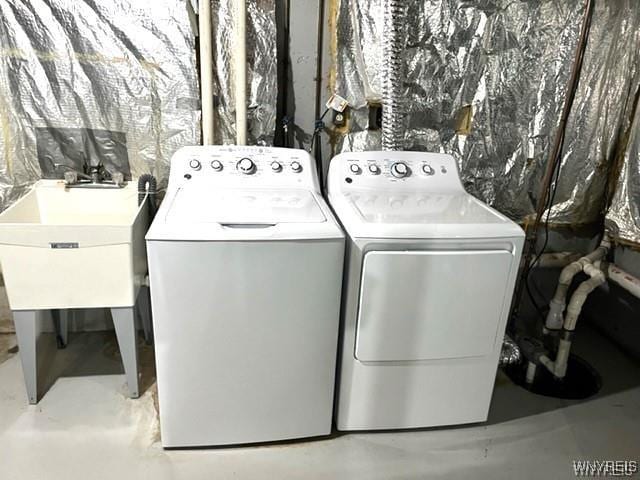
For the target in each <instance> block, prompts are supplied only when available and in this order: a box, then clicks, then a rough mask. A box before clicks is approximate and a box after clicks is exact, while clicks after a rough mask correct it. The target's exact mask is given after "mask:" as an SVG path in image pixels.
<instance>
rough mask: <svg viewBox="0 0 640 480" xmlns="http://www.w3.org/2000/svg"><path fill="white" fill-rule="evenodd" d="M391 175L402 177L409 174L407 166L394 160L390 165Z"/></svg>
mask: <svg viewBox="0 0 640 480" xmlns="http://www.w3.org/2000/svg"><path fill="white" fill-rule="evenodd" d="M391 175H393V176H394V177H396V178H404V177H408V176H409V167H407V164H406V163H403V162H396V163H394V164H393V165H391Z"/></svg>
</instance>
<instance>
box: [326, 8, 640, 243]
mask: <svg viewBox="0 0 640 480" xmlns="http://www.w3.org/2000/svg"><path fill="white" fill-rule="evenodd" d="M384 1H385V0H350V1H347V0H335V12H336V18H335V24H336V28H337V31H336V36H335V40H334V46H333V51H334V52H335V55H334V59H333V61H334V65H333V68H334V69H335V83H334V84H333V85H332V88H333V90H334V91H335V92H336V93H338V94H339V95H341V96H343V97H345V98H346V99H347V100H348V101H349V103H350V106H351V107H352V111H351V121H350V125H349V128H348V132H347V133H346V134H345V135H341V136H338V138H337V140H336V144H335V148H336V151H337V152H341V151H349V150H366V149H379V148H380V147H381V145H382V142H381V137H382V135H381V132H380V131H379V130H372V129H371V128H370V124H369V118H370V117H369V106H370V105H375V104H379V103H380V101H381V99H382V96H383V91H384V89H383V85H384V81H385V80H384V61H385V60H384V58H383V56H382V55H381V52H382V51H383V47H384V44H385V38H384V28H385V24H384V16H383V14H382V12H383V9H384ZM404 3H405V4H406V9H407V11H406V17H405V18H406V22H405V26H404V29H405V31H406V35H405V37H404V38H405V40H404V42H403V45H402V48H401V51H402V63H403V65H402V68H403V69H404V73H403V74H404V77H403V82H402V85H401V90H402V94H401V96H402V98H404V99H405V101H406V106H407V109H406V111H407V116H406V120H405V125H406V129H405V131H404V136H403V138H402V139H401V144H402V148H404V149H408V150H427V151H435V152H446V153H450V154H452V155H454V157H455V158H456V159H457V160H458V163H459V165H460V169H461V173H462V176H463V180H464V183H465V186H466V188H467V189H468V190H469V191H470V192H471V193H473V194H474V195H477V196H478V197H480V198H481V199H483V200H484V201H486V202H488V203H489V204H491V205H493V206H495V207H496V208H498V209H499V210H501V211H502V212H504V213H506V214H507V215H509V216H510V217H511V218H513V219H515V220H523V219H526V218H527V217H528V216H530V215H531V214H532V213H533V211H534V207H535V203H536V199H537V195H538V190H539V185H540V180H541V178H542V175H543V173H544V168H545V163H546V161H547V159H548V155H549V148H550V144H551V142H552V141H553V138H554V135H555V129H556V127H557V125H558V119H559V116H560V111H561V108H562V104H563V101H564V98H565V92H566V85H567V79H568V76H569V72H570V70H571V64H572V62H573V58H574V52H575V47H576V43H577V39H578V35H579V30H580V23H581V20H582V14H583V11H584V6H585V1H584V0H539V1H528V2H525V1H511V0H490V1H487V0H465V1H460V0H429V1H418V0H406V2H404ZM637 7H638V6H637V2H635V1H634V0H613V1H607V0H598V1H597V2H596V7H595V11H594V15H593V20H592V26H591V31H590V37H589V42H588V44H587V50H586V52H585V60H584V65H583V69H582V75H581V81H580V84H579V86H578V91H577V95H576V99H575V101H574V105H573V109H572V112H571V115H570V118H569V123H568V126H567V136H566V140H565V143H564V148H563V160H562V171H561V176H560V183H559V185H558V189H557V192H556V197H555V202H554V205H553V207H552V210H551V212H550V213H551V215H550V219H551V221H552V222H553V223H555V224H566V225H578V224H588V223H592V222H594V221H596V220H597V219H598V218H599V217H600V216H601V215H602V213H603V209H604V207H605V204H606V201H605V199H606V197H607V191H608V190H607V189H608V185H607V184H608V178H609V175H610V173H611V172H610V169H611V168H614V166H615V164H616V158H617V157H618V156H619V155H620V150H621V149H624V148H625V145H623V144H621V142H620V140H621V139H622V138H623V137H624V133H625V132H626V131H627V130H628V128H629V125H630V120H631V117H632V115H633V112H632V111H631V110H632V106H633V98H634V92H637V90H638V85H639V78H638V74H637V72H638V69H639V66H640V51H639V49H638V48H637V45H638V44H640V43H639V42H640V38H639V32H640V9H639V8H637ZM635 162H636V164H637V163H638V160H637V159H636V160H635ZM631 163H633V160H632V161H631ZM624 175H627V170H625V171H623V175H622V177H621V182H624V180H623V178H624ZM632 183H633V182H632ZM618 200H619V201H618ZM630 202H631V198H629V196H628V194H623V196H622V197H621V198H619V199H618V196H616V201H615V202H614V204H613V206H612V212H615V211H620V208H621V206H622V207H624V208H626V209H627V211H628V212H632V211H633V206H632V205H631V203H630ZM634 215H636V216H635V217H634V220H633V221H629V220H627V221H625V222H623V223H621V222H620V220H619V219H615V220H614V217H613V215H611V214H610V219H611V222H612V223H613V224H616V223H620V224H619V225H618V227H619V228H618V235H619V236H620V238H621V239H633V238H639V237H640V231H638V229H637V227H635V228H634V227H632V225H634V224H635V225H637V224H639V223H640V217H638V216H637V212H636V213H635V214H634ZM616 218H619V217H616Z"/></svg>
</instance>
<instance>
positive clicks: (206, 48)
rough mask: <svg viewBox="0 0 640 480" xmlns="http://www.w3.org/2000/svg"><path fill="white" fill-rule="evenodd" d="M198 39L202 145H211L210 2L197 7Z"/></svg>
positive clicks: (211, 45)
mask: <svg viewBox="0 0 640 480" xmlns="http://www.w3.org/2000/svg"><path fill="white" fill-rule="evenodd" d="M198 30H199V38H200V97H201V98H200V101H201V102H202V144H203V145H213V131H214V123H213V122H214V120H213V33H212V29H211V0H200V2H199V5H198Z"/></svg>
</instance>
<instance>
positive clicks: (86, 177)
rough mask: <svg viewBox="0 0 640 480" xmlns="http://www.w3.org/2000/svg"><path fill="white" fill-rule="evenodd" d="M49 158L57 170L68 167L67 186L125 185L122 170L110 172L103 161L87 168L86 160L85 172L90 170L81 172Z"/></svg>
mask: <svg viewBox="0 0 640 480" xmlns="http://www.w3.org/2000/svg"><path fill="white" fill-rule="evenodd" d="M47 160H49V162H50V163H51V164H52V165H53V167H54V169H55V170H58V169H59V168H66V169H67V171H66V172H65V173H64V184H65V186H66V187H67V188H70V187H89V186H93V187H100V186H104V187H109V186H116V187H118V188H120V187H123V186H124V185H125V181H124V175H123V174H122V173H120V172H115V173H109V172H108V171H107V170H106V169H105V168H104V165H103V164H102V162H98V164H97V165H90V166H88V168H87V162H86V160H85V162H84V170H85V172H86V171H87V170H88V173H85V172H79V171H77V170H76V169H74V168H73V167H71V166H69V165H65V164H64V163H55V162H54V161H53V160H52V159H51V158H47Z"/></svg>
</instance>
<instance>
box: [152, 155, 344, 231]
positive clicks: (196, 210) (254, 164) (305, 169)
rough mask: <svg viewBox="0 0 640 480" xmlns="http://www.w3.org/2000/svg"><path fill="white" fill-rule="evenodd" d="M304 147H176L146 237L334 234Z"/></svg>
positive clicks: (336, 227) (332, 220)
mask: <svg viewBox="0 0 640 480" xmlns="http://www.w3.org/2000/svg"><path fill="white" fill-rule="evenodd" d="M343 236H344V234H343V233H342V230H341V229H340V227H339V225H338V222H337V221H336V219H335V217H334V216H333V213H332V212H331V209H330V208H329V206H328V205H327V203H326V202H325V201H324V199H323V198H322V195H320V188H319V185H318V179H317V174H316V165H315V161H314V160H313V159H312V158H311V156H310V155H309V154H308V153H307V152H305V151H304V150H297V149H290V148H270V147H255V146H234V145H215V146H214V145H208V146H194V147H183V148H181V149H180V150H178V151H177V152H176V153H175V154H174V156H173V157H172V159H171V172H170V175H169V185H168V187H167V194H166V196H165V199H164V201H163V202H162V205H161V206H160V209H159V210H158V212H157V214H156V217H155V219H154V221H153V224H152V225H151V227H150V228H149V231H148V232H147V236H146V238H147V240H169V241H170V240H187V241H189V240H193V241H206V240H233V241H244V240H289V239H291V240H296V239H324V238H342V237H343Z"/></svg>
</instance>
